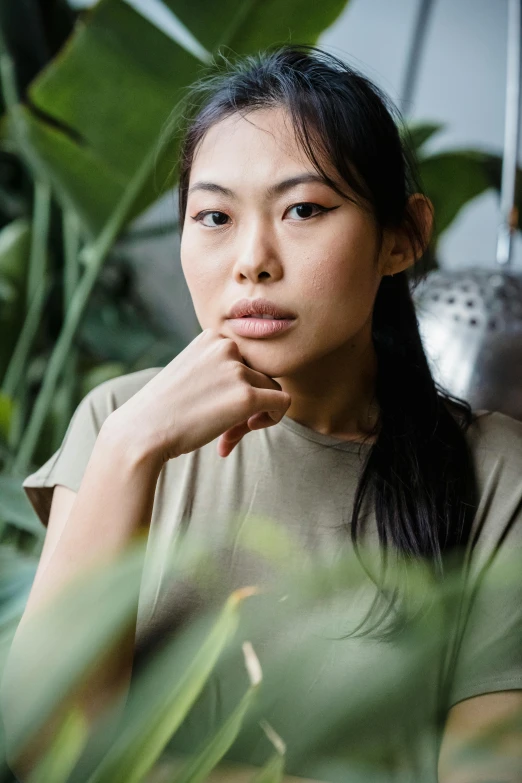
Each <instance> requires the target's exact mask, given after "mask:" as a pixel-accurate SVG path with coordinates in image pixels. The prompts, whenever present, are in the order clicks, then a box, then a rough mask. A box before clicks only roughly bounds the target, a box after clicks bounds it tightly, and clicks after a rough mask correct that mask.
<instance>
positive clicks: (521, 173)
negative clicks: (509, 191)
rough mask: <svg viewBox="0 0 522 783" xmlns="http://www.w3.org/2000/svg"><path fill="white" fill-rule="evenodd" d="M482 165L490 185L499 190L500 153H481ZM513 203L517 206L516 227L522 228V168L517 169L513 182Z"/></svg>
mask: <svg viewBox="0 0 522 783" xmlns="http://www.w3.org/2000/svg"><path fill="white" fill-rule="evenodd" d="M483 159H484V160H483V166H484V171H485V173H486V176H487V178H488V181H489V183H490V185H491V187H493V188H495V190H498V191H499V192H500V189H501V186H502V165H503V160H502V157H501V156H500V155H494V154H492V153H487V152H485V153H483ZM515 204H516V206H517V208H518V229H519V231H520V230H522V168H520V167H519V168H518V169H517V176H516V184H515Z"/></svg>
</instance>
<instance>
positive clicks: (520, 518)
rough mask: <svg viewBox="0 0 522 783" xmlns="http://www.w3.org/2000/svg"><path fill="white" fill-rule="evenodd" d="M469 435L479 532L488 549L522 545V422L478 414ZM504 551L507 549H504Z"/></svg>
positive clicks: (503, 416)
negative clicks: (503, 545) (496, 546)
mask: <svg viewBox="0 0 522 783" xmlns="http://www.w3.org/2000/svg"><path fill="white" fill-rule="evenodd" d="M474 413H475V419H474V422H473V423H472V424H471V425H470V427H469V428H468V431H467V440H468V443H469V445H470V450H471V453H472V458H473V463H474V467H475V475H476V480H477V489H478V500H479V507H478V512H477V519H476V530H477V533H479V532H480V538H481V539H483V541H488V542H489V546H493V545H494V544H495V542H496V545H499V544H500V542H502V541H504V543H505V544H507V545H508V547H509V546H511V545H513V544H515V542H518V544H520V543H521V542H522V480H521V479H522V422H520V421H518V420H517V419H514V418H512V417H511V416H507V415H506V414H504V413H500V412H498V411H485V410H478V411H475V412H474ZM504 548H505V547H504Z"/></svg>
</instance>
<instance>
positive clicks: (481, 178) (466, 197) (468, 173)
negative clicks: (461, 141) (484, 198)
mask: <svg viewBox="0 0 522 783" xmlns="http://www.w3.org/2000/svg"><path fill="white" fill-rule="evenodd" d="M484 162H485V158H484V154H483V153H481V152H476V151H473V150H460V151H455V152H440V153H437V154H435V155H430V156H429V157H426V158H422V159H421V160H420V162H419V169H420V175H421V179H422V183H423V185H424V188H425V191H426V194H427V195H428V197H429V198H430V199H431V201H432V203H433V206H434V208H435V239H436V240H438V239H439V237H440V236H441V234H442V233H443V232H444V231H445V230H446V229H447V228H448V227H449V226H450V225H451V223H452V222H453V221H454V220H455V218H456V217H457V215H458V214H459V212H460V211H461V209H462V208H463V207H465V206H466V204H468V203H469V202H470V201H472V200H473V199H474V198H476V197H477V196H480V195H481V194H482V193H484V192H485V191H486V190H488V188H490V187H491V181H490V179H489V178H488V176H487V172H486V169H485V166H484Z"/></svg>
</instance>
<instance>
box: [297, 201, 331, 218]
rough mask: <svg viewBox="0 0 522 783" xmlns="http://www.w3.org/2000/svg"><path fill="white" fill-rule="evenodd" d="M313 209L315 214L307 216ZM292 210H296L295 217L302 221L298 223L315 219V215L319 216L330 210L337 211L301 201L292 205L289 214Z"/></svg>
mask: <svg viewBox="0 0 522 783" xmlns="http://www.w3.org/2000/svg"><path fill="white" fill-rule="evenodd" d="M314 208H315V209H316V210H318V211H317V212H315V214H309V213H310V211H312V212H313V210H314ZM293 209H295V210H298V212H297V215H298V217H299V218H301V219H302V220H300V221H299V222H303V220H308V219H310V218H313V217H317V215H320V214H321V213H322V212H330V210H332V209H337V207H323V206H321V204H314V203H313V202H311V201H302V202H301V203H300V204H294V206H293V207H289V210H288V211H289V212H291V211H292V210H293ZM303 213H304V214H303Z"/></svg>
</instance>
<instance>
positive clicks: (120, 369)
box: [81, 362, 125, 399]
mask: <svg viewBox="0 0 522 783" xmlns="http://www.w3.org/2000/svg"><path fill="white" fill-rule="evenodd" d="M124 372H125V365H124V364H122V363H121V362H104V363H103V364H98V365H96V367H93V368H92V369H90V370H88V372H86V373H84V375H83V376H82V386H81V396H82V399H83V397H85V396H86V395H87V394H88V393H89V392H90V391H91V390H92V389H94V388H95V387H96V386H99V385H100V383H104V381H108V380H110V379H111V378H119V376H120V375H123V373H124Z"/></svg>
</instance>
